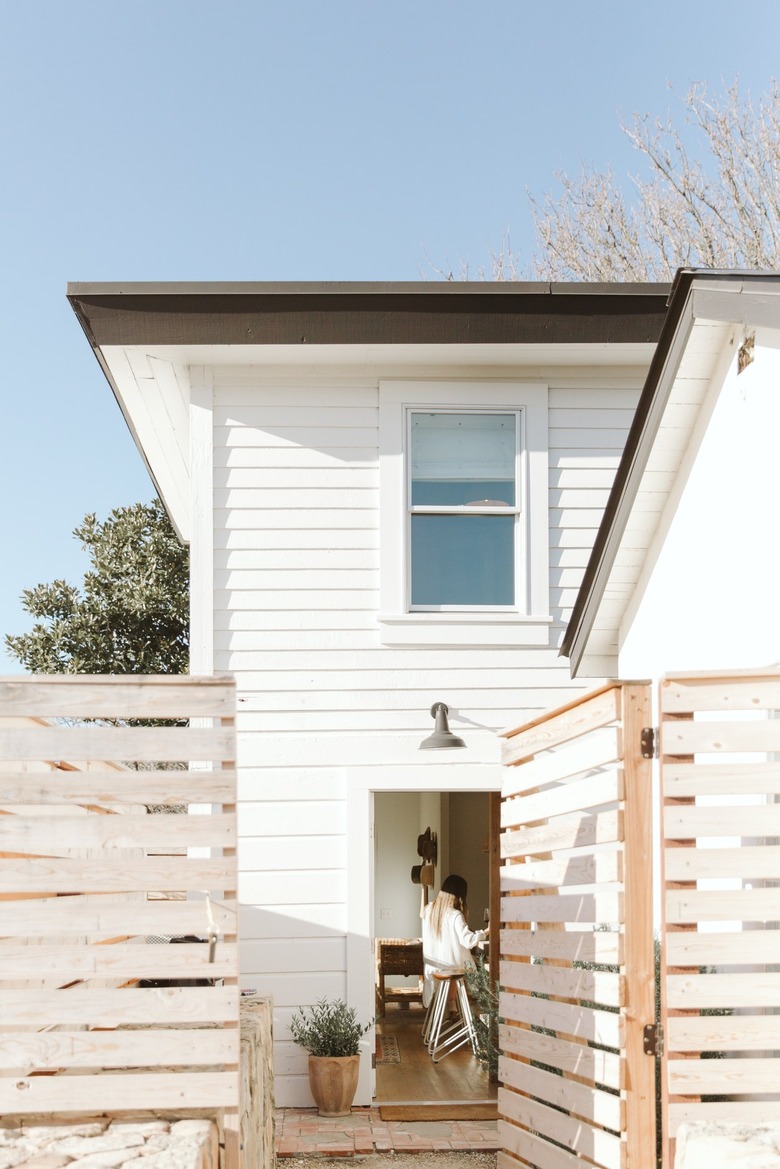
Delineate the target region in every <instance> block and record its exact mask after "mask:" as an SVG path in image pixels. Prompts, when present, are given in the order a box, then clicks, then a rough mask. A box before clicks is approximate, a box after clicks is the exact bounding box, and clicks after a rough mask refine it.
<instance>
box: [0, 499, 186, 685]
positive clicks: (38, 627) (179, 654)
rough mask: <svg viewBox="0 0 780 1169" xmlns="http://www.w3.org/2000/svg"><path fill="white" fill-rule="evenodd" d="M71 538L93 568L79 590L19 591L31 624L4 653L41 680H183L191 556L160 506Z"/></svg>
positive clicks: (129, 512)
mask: <svg viewBox="0 0 780 1169" xmlns="http://www.w3.org/2000/svg"><path fill="white" fill-rule="evenodd" d="M73 535H74V536H75V537H76V539H77V540H80V541H81V544H82V546H83V548H84V549H85V550H86V551H87V553H88V554H89V557H90V560H91V567H90V569H89V570H88V571H87V572H86V573H85V575H84V581H83V585H82V587H81V588H78V587H76V586H74V585H70V584H67V583H66V581H64V580H55V581H52V583H51V584H39V585H36V586H35V588H32V589H25V590H24V592H23V593H22V605H23V608H24V609H25V610H26V611H27V612H28V613H30V614H31V616H32V617H34V618H35V619H36V623H35V625H34V626H33V628H32V630H31V631H30V632H29V633H23V634H20V635H19V636H12V635H8V636H6V638H5V644H6V647H7V649H8V651H9V653H10V654H11V655H12V656H13V657H15V658H16V659H17V660H18V661H19V662H21V664H22V665H23V666H24V667H25V668H26V669H27V670H30V671H31V672H32V673H40V674H183V673H186V672H187V669H188V662H189V556H188V552H187V549H186V548H185V547H183V546H182V544H181V543H180V541H179V539H178V537H177V535H176V533H175V531H174V530H173V527H172V525H171V522H170V520H169V519H168V516H167V515H166V513H165V511H164V509H163V507H162V504H161V503H160V501H159V500H157V499H155V500H153V501H152V502H151V503H148V504H145V503H135V504H133V505H132V506H130V507H120V508H115V509H114V510H113V511H112V512H111V513H110V515H109V517H108V519H106V520H105V521H104V522H103V523H100V522H98V520H97V518H96V517H95V515H94V514H91V515H87V516H85V517H84V520H83V522H82V523H81V524H80V525H79V527H77V528H76V529H75V530H74V533H73Z"/></svg>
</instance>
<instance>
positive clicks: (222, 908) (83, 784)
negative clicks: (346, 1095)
mask: <svg viewBox="0 0 780 1169" xmlns="http://www.w3.org/2000/svg"><path fill="white" fill-rule="evenodd" d="M234 713H235V688H234V685H233V683H232V681H230V680H225V679H216V678H173V677H168V678H144V677H138V678H120V677H100V678H91V677H84V676H72V677H59V678H42V677H38V678H29V677H28V678H7V679H3V680H2V681H0V935H2V936H1V937H0V1020H2V1022H1V1023H0V1114H2V1115H5V1116H9V1115H10V1116H29V1115H31V1114H36V1113H45V1114H50V1115H51V1114H58V1115H61V1116H68V1115H71V1116H72V1115H74V1114H76V1115H77V1114H81V1115H85V1114H86V1115H91V1114H94V1113H96V1112H99V1113H109V1114H117V1113H127V1112H129V1111H138V1110H142V1111H153V1112H160V1111H166V1110H168V1111H172V1112H174V1113H175V1114H178V1115H181V1114H182V1113H183V1112H186V1111H188V1110H192V1109H198V1110H204V1111H205V1112H208V1113H210V1114H212V1115H214V1114H217V1113H219V1112H220V1111H222V1114H223V1117H224V1122H225V1129H226V1154H227V1158H228V1162H229V1163H231V1164H235V1163H236V1159H237V1140H236V1118H237V1109H238V1060H239V1032H238V1018H239V1011H238V989H237V972H238V959H237V941H236V900H235V898H236V857H235V835H236V825H235V763H234V759H235V728H234ZM146 719H152V720H155V725H151V726H149V725H143V724H141V723H139V722H138V721H137V720H146ZM158 720H163V721H162V725H161V724H160V722H158ZM164 720H176V723H175V725H165V721H164ZM172 764H174V765H175V764H178V768H174V769H170V768H171V765H172ZM195 803H197V804H198V805H200V807H199V808H197V809H196V808H193V807H192V805H193V804H195ZM188 808H189V814H188ZM209 812H211V814H208V813H209ZM195 813H198V814H195ZM209 938H211V943H209ZM171 939H173V940H174V941H177V942H179V943H181V944H176V945H170V944H166V943H168V942H169V941H170V940H171Z"/></svg>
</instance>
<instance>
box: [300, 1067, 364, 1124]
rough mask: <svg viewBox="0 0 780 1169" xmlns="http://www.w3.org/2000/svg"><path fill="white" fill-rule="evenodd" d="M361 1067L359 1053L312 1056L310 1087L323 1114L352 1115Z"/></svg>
mask: <svg viewBox="0 0 780 1169" xmlns="http://www.w3.org/2000/svg"><path fill="white" fill-rule="evenodd" d="M359 1071H360V1056H359V1055H338V1056H330V1055H310V1056H309V1087H310V1088H311V1094H312V1096H313V1097H314V1103H315V1104H316V1105H317V1110H318V1112H319V1114H320V1116H349V1110H350V1107H351V1106H352V1101H353V1100H354V1098H355V1092H356V1091H357V1085H358V1073H359Z"/></svg>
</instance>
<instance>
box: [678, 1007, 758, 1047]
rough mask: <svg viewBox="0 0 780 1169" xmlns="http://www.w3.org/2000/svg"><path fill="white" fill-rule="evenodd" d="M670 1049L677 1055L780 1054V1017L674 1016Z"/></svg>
mask: <svg viewBox="0 0 780 1169" xmlns="http://www.w3.org/2000/svg"><path fill="white" fill-rule="evenodd" d="M664 1038H665V1042H666V1048H667V1050H668V1051H669V1052H674V1051H772V1052H778V1051H780V1015H670V1016H669V1019H668V1020H667V1026H666V1035H665V1037H664Z"/></svg>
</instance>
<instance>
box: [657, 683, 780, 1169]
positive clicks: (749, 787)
mask: <svg viewBox="0 0 780 1169" xmlns="http://www.w3.org/2000/svg"><path fill="white" fill-rule="evenodd" d="M660 708H661V717H662V725H661V751H662V766H661V795H662V836H663V840H662V844H663V848H662V863H663V915H664V923H663V926H664V934H663V942H664V944H663V946H662V967H661V976H662V977H661V990H662V1017H663V1024H664V1033H665V1053H664V1060H663V1115H664V1132H665V1134H667V1136H668V1137H669V1138H671V1139H672V1140H673V1139H674V1136H675V1134H676V1132H677V1130H678V1128H679V1126H680V1125H681V1124H682V1123H685V1122H688V1123H694V1122H696V1121H707V1120H713V1119H716V1120H719V1121H729V1120H733V1121H736V1122H741V1123H745V1124H752V1123H760V1122H764V1121H771V1120H774V1121H777V1120H780V1014H778V1009H779V1008H780V889H779V888H778V882H780V804H778V802H777V797H778V795H779V794H780V671H777V670H774V669H773V670H769V671H764V672H758V671H751V672H742V673H727V674H722V675H720V676H718V675H714V674H708V675H686V676H681V675H677V674H674V675H668V676H667V677H666V678H665V679H664V680H663V682H662V685H661V699H660ZM669 1155H670V1156H671V1148H670V1150H669ZM669 1163H671V1161H670V1162H669Z"/></svg>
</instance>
